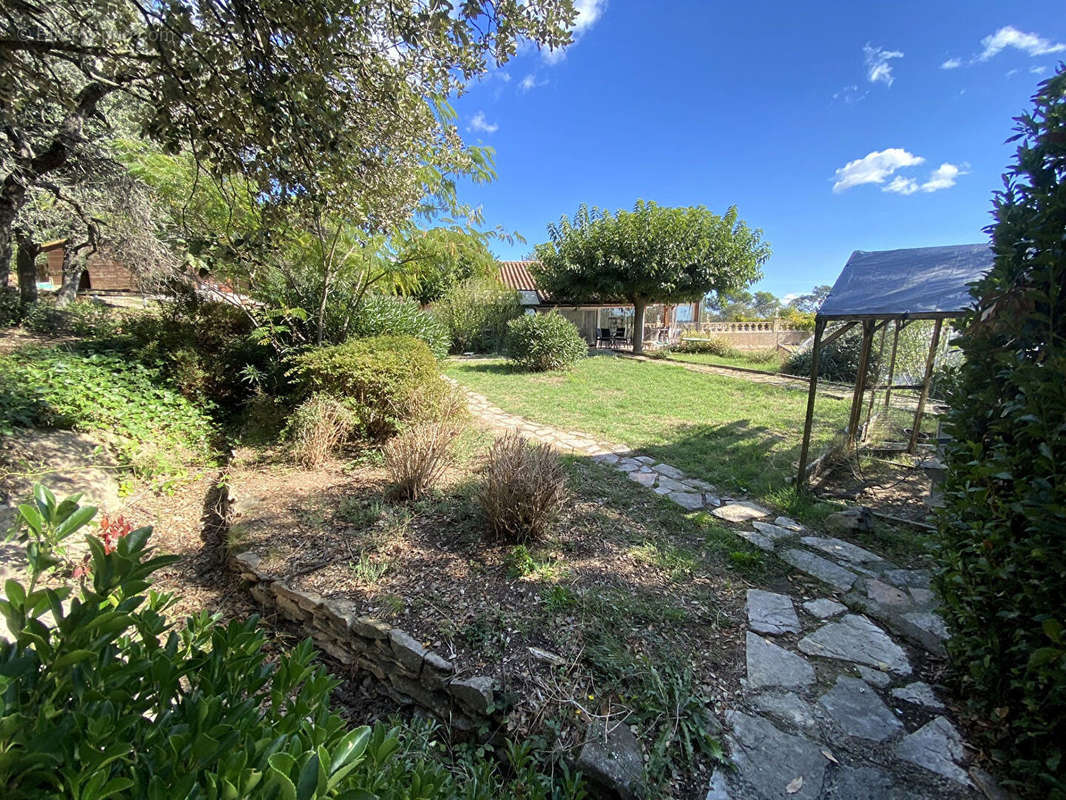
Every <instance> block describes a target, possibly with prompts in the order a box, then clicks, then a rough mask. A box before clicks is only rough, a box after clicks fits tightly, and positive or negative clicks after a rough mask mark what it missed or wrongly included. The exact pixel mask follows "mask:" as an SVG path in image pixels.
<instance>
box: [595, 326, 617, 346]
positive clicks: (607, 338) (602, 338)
mask: <svg viewBox="0 0 1066 800" xmlns="http://www.w3.org/2000/svg"><path fill="white" fill-rule="evenodd" d="M600 342H607V343H609V344H614V337H613V336H611V329H610V328H600V329H599V334H598V335H597V336H596V346H597V347H599V346H600Z"/></svg>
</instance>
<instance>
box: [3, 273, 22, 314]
mask: <svg viewBox="0 0 1066 800" xmlns="http://www.w3.org/2000/svg"><path fill="white" fill-rule="evenodd" d="M5 267H6V265H0V269H4V268H5ZM22 312H23V307H22V303H21V301H20V300H19V291H18V289H17V288H16V287H14V286H6V287H0V328H13V327H15V326H16V325H18V324H20V323H21V322H22Z"/></svg>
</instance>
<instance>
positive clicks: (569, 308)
mask: <svg viewBox="0 0 1066 800" xmlns="http://www.w3.org/2000/svg"><path fill="white" fill-rule="evenodd" d="M535 263H536V262H535V261H498V262H497V264H498V265H499V277H500V282H501V283H502V284H503V285H504V286H506V287H507V288H508V289H513V290H514V291H516V292H517V293H518V299H519V302H520V303H521V304H522V306H523V307H524V308H525V309H526V311H527V313H540V314H544V313H547V312H549V311H558V312H559V313H560V314H562V315H563V316H564V317H566V318H567V319H568V320H570V321H571V322H573V323H574V325H576V326H577V329H578V331H580V332H581V335H582V336H583V337H584V338H585V341H587V342H588V343H589V344H590V345H593V346H595V345H596V344H597V342H598V341H599V339H600V332H601V331H604V330H608V331H610V334H611V336H612V337H615V338H617V333H618V331H620V330H622V331H624V338H625V340H626V341H632V338H633V305H632V304H631V303H626V304H618V303H590V302H587V301H583V300H581V299H579V298H558V297H552V296H551V295H550V294H548V293H547V292H545V291H544V290H543V289H541V288H540V287H539V286H537V282H536V280H535V279H534V277H533V275H532V273H531V272H530V271H529V268H530V266H531V265H533V264H535ZM699 308H700V304H699V302H693V303H673V304H661V303H656V304H653V305H649V306H648V307H647V309H645V312H644V341H645V344H653V343H655V342H660V341H661V342H667V341H671V340H672V339H676V338H677V335H678V333H679V331H680V327H681V323H692V322H698V321H699Z"/></svg>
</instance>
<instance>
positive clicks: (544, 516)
mask: <svg viewBox="0 0 1066 800" xmlns="http://www.w3.org/2000/svg"><path fill="white" fill-rule="evenodd" d="M565 500H566V476H565V474H564V473H563V468H562V465H561V464H560V463H559V458H558V456H556V454H555V453H554V452H553V451H552V449H551V448H550V447H549V446H548V445H545V444H531V443H529V442H527V441H526V440H525V439H523V438H522V437H521V436H519V435H518V434H517V433H514V432H512V433H508V434H506V435H505V436H501V437H500V438H498V439H497V440H496V441H495V442H494V443H493V445H492V450H490V451H489V456H488V460H487V461H486V463H485V467H484V470H483V474H482V479H481V487H480V490H479V491H478V502H479V503H480V504H481V510H482V512H483V513H484V515H485V521H486V523H487V524H488V527H489V530H490V531H491V533H492V534H493V536H495V537H496V538H497V539H500V540H503V541H506V542H510V543H512V544H519V543H525V542H531V541H533V540H535V539H539V538H541V537H542V536H544V535H545V534H546V533H547V532H548V530H549V529H550V528H551V526H552V524H553V523H554V522H555V521H556V520H557V519H558V517H559V514H560V513H561V512H562V509H563V503H564V502H565Z"/></svg>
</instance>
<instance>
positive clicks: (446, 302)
mask: <svg viewBox="0 0 1066 800" xmlns="http://www.w3.org/2000/svg"><path fill="white" fill-rule="evenodd" d="M433 314H434V315H435V316H436V317H437V318H438V319H440V320H441V322H443V323H444V325H446V326H447V328H448V333H449V336H450V338H451V351H452V352H453V353H465V352H468V351H470V352H474V353H497V352H499V351H500V350H502V349H503V345H504V338H505V337H506V335H507V323H508V322H510V321H511V320H512V319H514V318H515V317H518V316H520V315H521V314H522V306H521V305H520V304H519V302H518V295H517V294H516V293H515V292H513V291H510V290H509V289H504V288H503V287H501V286H500V285H499V284H497V283H494V282H490V281H486V280H479V279H476V278H475V279H471V280H468V281H464V282H462V283H460V284H458V285H456V286H454V287H452V288H451V289H450V290H449V291H448V292H447V293H446V294H445V295H444V297H442V298H441V300H440V301H439V302H438V303H436V304H435V305H434V306H433Z"/></svg>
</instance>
